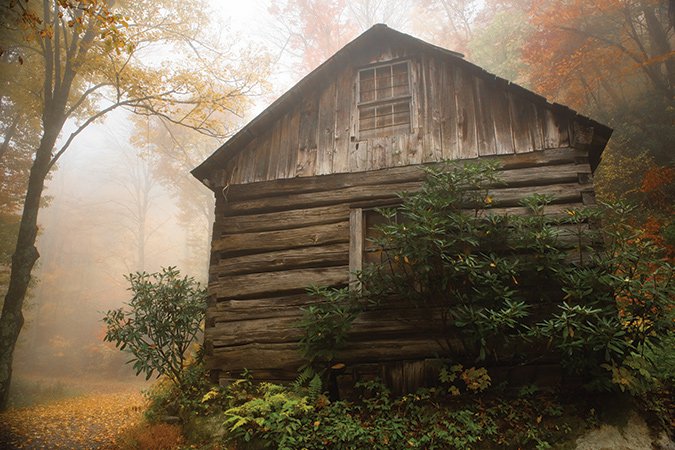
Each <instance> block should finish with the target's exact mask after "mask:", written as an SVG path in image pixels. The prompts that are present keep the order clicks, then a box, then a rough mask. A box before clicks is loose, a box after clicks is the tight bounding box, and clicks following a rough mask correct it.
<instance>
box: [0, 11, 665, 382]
mask: <svg viewBox="0 0 675 450" xmlns="http://www.w3.org/2000/svg"><path fill="white" fill-rule="evenodd" d="M555 3H556V2H553V1H551V2H531V1H526V0H511V1H500V2H484V1H472V0H462V1H457V0H426V1H425V0H419V1H402V0H379V1H370V0H360V1H355V2H340V1H329V0H324V1H319V0H315V1H310V2H298V1H297V0H289V1H282V2H273V1H262V0H256V1H248V2H234V1H224V0H211V2H210V5H211V8H212V10H213V14H214V15H215V16H214V17H213V18H214V19H217V20H218V21H220V22H219V23H220V24H221V25H218V27H220V28H219V29H222V35H221V36H220V38H221V39H223V42H227V43H229V45H231V47H232V48H233V49H235V50H238V49H241V48H245V47H246V46H247V45H249V44H250V45H255V46H258V47H257V48H260V49H261V50H260V53H259V55H254V57H253V58H252V61H253V62H254V63H255V61H256V59H255V58H256V57H259V58H260V67H261V71H262V67H263V65H266V64H269V67H268V66H265V67H268V69H269V74H268V75H267V79H266V80H265V81H266V83H263V84H264V86H262V87H260V89H256V90H251V92H250V93H249V94H246V95H248V97H247V99H246V101H245V103H246V107H245V110H244V111H243V112H240V111H234V110H233V111H225V112H221V113H220V114H222V115H221V116H220V117H222V120H223V121H225V122H227V133H226V134H228V135H231V134H232V133H234V132H235V131H236V129H237V128H238V127H241V126H242V125H244V124H245V123H246V122H247V121H248V120H250V119H251V118H253V117H254V116H255V115H256V114H257V113H259V112H260V111H262V110H263V109H264V108H265V107H266V106H267V105H269V104H270V103H271V102H272V101H273V100H274V99H275V98H276V97H278V96H279V95H281V94H283V93H284V92H285V91H286V90H287V89H289V88H290V87H291V86H292V85H293V84H294V83H295V82H297V81H298V80H299V79H300V78H301V77H302V76H304V75H305V74H307V73H308V71H310V70H311V69H313V68H314V67H316V66H317V65H318V64H319V63H321V62H322V61H324V60H325V59H326V58H328V57H330V55H332V54H333V53H334V52H335V51H336V50H338V49H339V48H341V47H342V46H343V45H344V44H346V43H347V42H349V41H350V40H351V39H353V38H354V37H355V36H357V35H358V34H359V33H361V32H362V31H364V30H366V29H367V28H369V27H370V26H372V25H373V24H374V23H378V22H386V23H387V24H388V25H389V26H391V27H393V28H396V29H398V30H401V31H403V32H407V33H410V34H413V35H415V36H417V37H420V38H422V39H424V40H427V41H429V42H432V43H434V44H437V45H441V46H444V47H446V48H449V49H452V50H457V51H459V52H462V53H464V54H465V55H466V58H467V59H469V60H470V61H473V62H475V63H476V64H478V65H480V66H482V67H484V68H485V69H486V70H488V71H490V72H492V73H495V74H497V75H500V76H503V77H505V78H508V79H510V80H514V81H516V82H518V83H520V84H522V85H523V86H525V87H527V88H528V89H533V90H535V91H536V92H538V93H540V94H541V95H544V96H547V98H548V99H549V100H551V101H556V102H560V103H564V104H567V105H569V106H571V107H573V108H576V109H578V110H579V111H580V112H582V113H584V114H588V115H591V116H593V118H594V119H597V120H599V121H602V122H605V123H607V124H608V125H610V126H613V127H615V128H616V131H615V135H614V139H613V141H612V142H611V143H610V146H609V147H608V149H607V152H606V155H605V161H603V165H602V166H601V168H600V169H599V171H598V173H597V174H596V186H597V189H598V191H599V193H600V194H601V196H604V198H612V197H614V198H616V197H620V196H621V195H623V194H622V193H631V192H632V193H635V192H638V191H639V188H640V186H641V183H642V180H643V177H644V175H645V173H646V171H647V170H648V169H649V168H650V167H654V166H656V165H658V164H666V163H668V162H671V163H672V154H671V151H669V150H668V148H669V145H668V143H669V142H670V143H671V144H672V140H671V138H672V132H673V131H672V106H668V105H669V104H672V86H671V85H668V86H666V87H665V88H664V86H662V85H659V84H658V83H657V81H658V80H659V77H663V78H666V79H667V77H668V75H667V73H669V72H668V71H669V70H672V67H671V66H667V65H666V64H665V62H667V61H668V59H669V57H668V56H667V55H668V54H670V60H671V63H672V52H671V53H668V51H670V50H669V49H670V47H672V42H673V29H674V28H673V26H672V24H670V23H669V22H668V21H669V20H672V19H669V18H668V15H667V8H666V7H665V6H663V5H653V6H650V8H651V9H648V8H646V7H645V9H644V11H647V12H651V13H653V15H654V18H655V20H657V22H648V23H647V22H645V21H644V20H643V17H642V15H644V14H647V12H640V11H635V12H634V11H632V10H630V11H629V10H628V9H627V10H626V11H628V12H626V14H624V13H623V12H621V11H619V12H617V11H615V10H613V9H612V8H613V7H612V5H610V4H608V5H604V4H603V3H604V2H598V5H596V6H597V8H596V6H594V8H596V9H594V10H593V11H588V12H586V13H583V12H576V13H574V14H579V16H578V17H577V18H570V17H571V16H570V15H571V14H572V13H573V12H571V11H568V15H565V16H561V17H563V19H564V20H567V21H569V23H568V24H567V25H565V26H566V27H567V31H566V33H567V34H565V33H562V32H560V29H558V28H556V26H557V25H556V23H555V22H556V20H554V19H555V17H556V13H555V10H554V9H555V8H554V7H553V6H551V5H554V4H555ZM535 4H538V5H539V6H538V7H536V8H535V6H534V5H535ZM303 5H304V6H303ZM629 13H630V14H633V13H634V14H635V20H634V24H637V25H635V26H637V29H636V31H635V33H634V34H633V35H631V36H627V37H626V36H622V35H621V33H623V32H624V31H623V30H625V27H624V28H622V25H621V24H620V22H621V21H622V20H629V19H630V17H631V16H629V15H627V14H629ZM622 14H623V15H622ZM641 14H642V15H641ZM627 17H628V18H629V19H627ZM563 19H561V20H563ZM605 19H607V20H606V22H605ZM650 19H651V16H650ZM575 21H576V22H575ZM597 23H602V24H603V26H604V27H605V28H602V27H599V26H597V25H594V24H597ZM617 23H619V25H617V26H616V27H615V25H616V24H617ZM570 24H573V25H575V26H576V25H578V28H579V29H580V30H581V31H579V33H577V34H576V35H574V36H576V37H574V39H572V38H570V37H569V35H570V34H573V31H574V30H572V31H569V30H570V27H571V26H572V25H570ZM657 24H660V26H661V27H662V28H663V30H664V31H663V36H664V37H665V41H664V40H663V39H662V40H661V41H659V42H657V43H655V44H650V43H649V42H647V41H649V39H650V36H652V34H650V32H649V30H647V28H648V27H654V26H656V25H657ZM593 27H595V28H593ZM612 27H614V28H612ZM596 29H597V30H604V29H606V30H607V31H606V32H605V31H603V33H606V34H603V35H599V36H593V35H592V33H591V32H590V31H588V30H591V31H593V32H595V31H594V30H596ZM550 30H557V31H556V32H557V33H559V34H552V32H551V33H549V31H550ZM533 36H535V37H536V39H535V37H533ZM589 36H590V37H589ZM575 39H576V40H575ZM631 39H632V41H631ZM581 41H583V43H582V44H583V45H581V44H579V42H581ZM641 41H644V42H641ZM608 42H609V44H608ZM612 42H617V43H619V42H623V44H622V45H623V49H624V50H626V48H627V50H626V51H627V52H628V55H626V54H624V53H622V47H620V46H619V45H618V44H617V45H612V44H611V43H612ZM641 44H644V45H641ZM657 44H658V45H661V47H658V45H657ZM575 45H579V49H580V50H578V51H576V52H575V51H574V49H575V48H576V47H574V46H575ZM664 46H665V47H668V48H667V49H665V50H664V48H665V47H664ZM645 48H646V49H656V50H653V51H652V50H649V51H650V52H652V53H645V54H644V55H642V54H640V51H644V52H647V50H644V49H645ZM570 49H571V50H570ZM153 51H157V50H156V48H155V49H154V50H153ZM165 51H166V52H171V50H170V49H165ZM566 51H567V52H568V53H569V54H565V52H566ZM659 52H661V53H663V52H665V53H663V55H666V56H662V57H660V56H659V55H660V54H661V53H659ZM160 53H161V50H160ZM636 55H637V56H636ZM636 58H637V59H638V60H639V61H642V62H644V64H642V63H641V65H640V64H636V63H635V59H636ZM659 58H660V59H659ZM645 61H648V63H647V62H645ZM236 62H240V61H236ZM263 63H264V64H263ZM21 64H22V65H23V61H22V62H21ZM671 65H672V64H671ZM666 66H667V67H666ZM17 67H18V66H17ZM253 67H254V69H255V67H256V66H255V64H253ZM645 67H646V68H647V69H645ZM652 67H654V68H655V69H654V70H653V71H651V72H650V71H649V70H651V69H650V68H652ZM570 68H572V69H570ZM254 72H255V70H254ZM670 76H671V77H672V73H670ZM225 78H226V77H223V80H222V81H224V82H228V80H226V79H225ZM3 86H5V85H3ZM664 89H666V90H669V92H670V93H671V100H670V102H671V103H668V100H664V99H663V98H664V97H663V95H662V93H663V90H664ZM3 95H4V94H3ZM242 102H244V101H243V100H242ZM669 108H670V109H669ZM3 114H4V110H3ZM11 117H14V116H11ZM11 117H10V116H9V115H7V116H3V117H0V119H1V120H0V123H2V124H3V127H2V131H3V133H6V132H7V129H9V125H8V124H9V123H10V121H11V120H10V118H11ZM16 117H18V116H16ZM647 118H649V122H650V123H649V126H646V125H645V123H644V121H645V120H647ZM36 120H37V119H36ZM174 125H175V124H168V125H167V123H166V121H165V122H162V121H161V120H159V119H157V117H152V114H151V115H150V117H148V116H137V115H133V114H131V113H130V112H128V111H124V110H118V111H116V112H114V113H111V114H108V115H107V116H106V117H105V118H104V119H99V120H97V121H96V122H94V123H93V124H92V125H90V126H89V127H87V129H86V130H85V131H84V132H83V133H81V134H80V135H79V136H78V137H77V139H76V140H75V141H74V143H73V145H72V146H71V148H69V150H68V152H66V153H65V154H64V156H63V157H62V158H61V159H60V160H59V162H58V164H57V165H56V167H55V168H54V169H53V170H52V173H51V176H50V178H49V179H48V180H47V183H46V186H47V187H46V191H45V198H44V199H43V200H44V201H43V207H42V208H41V210H40V212H39V220H38V222H39V230H40V231H39V236H38V241H37V248H38V250H39V252H40V258H39V261H38V265H37V266H36V268H35V270H34V271H33V278H34V282H33V284H32V286H31V287H30V289H29V294H28V297H27V300H26V304H25V307H24V311H25V312H24V314H25V317H26V323H25V325H24V328H23V330H22V332H21V334H20V338H19V344H18V347H17V349H16V352H15V359H14V361H15V363H14V369H15V373H16V379H17V380H18V383H19V384H20V383H21V380H25V379H31V378H37V379H46V380H50V379H51V380H54V379H60V378H63V379H78V380H82V379H92V380H102V379H113V380H122V381H128V380H133V379H134V377H133V374H132V372H131V370H130V368H129V366H128V365H125V361H126V360H127V359H128V358H127V356H126V355H125V354H123V353H122V352H120V351H118V350H117V349H115V347H114V346H113V345H112V344H110V343H105V342H103V339H102V337H103V335H104V327H103V324H102V322H101V317H102V315H103V312H105V311H106V310H109V309H112V308H118V307H121V306H123V305H124V303H125V302H126V301H128V299H129V295H130V293H129V291H128V290H127V287H128V285H127V282H126V281H125V279H124V276H125V275H126V274H128V273H130V272H134V271H146V272H155V271H158V270H160V268H162V267H166V266H177V267H178V268H179V269H180V270H181V272H182V273H183V274H186V275H190V276H193V277H194V278H196V279H197V280H199V281H201V282H203V283H204V282H206V280H207V271H208V259H209V258H208V251H209V242H210V241H209V240H210V227H211V223H212V221H213V216H212V215H213V197H212V194H211V193H210V191H209V190H208V189H207V188H206V187H204V186H202V185H201V184H200V183H199V182H198V181H197V180H195V179H193V178H192V176H191V175H190V174H189V170H190V169H192V168H193V167H195V166H196V165H197V164H199V163H200V162H201V161H202V160H203V159H204V158H206V157H207V156H208V155H209V154H210V153H212V152H213V151H215V149H216V148H218V147H219V146H220V145H221V144H222V143H223V142H224V139H225V137H224V136H218V137H215V138H214V137H209V136H205V135H203V134H199V133H196V132H194V131H192V130H189V129H188V130H182V129H180V127H178V126H174ZM75 127H76V124H75V123H74V122H73V121H69V122H67V123H66V127H65V128H64V130H63V132H62V133H61V135H60V143H61V144H62V143H63V142H64V140H65V139H66V138H67V136H68V135H69V134H70V132H72V131H73V130H74V129H75ZM33 142H34V141H33ZM57 147H58V145H57ZM630 161H639V162H640V164H627V162H630ZM11 170H13V169H7V168H6V169H5V176H6V177H8V176H9V175H7V174H9V173H10V171H11ZM16 171H17V173H19V172H21V173H23V174H24V177H25V174H26V173H27V172H26V170H25V168H23V167H22V168H21V169H16ZM15 213H16V215H17V217H18V214H19V213H20V211H19V210H17V211H15ZM3 236H4V235H3ZM3 290H4V287H3Z"/></svg>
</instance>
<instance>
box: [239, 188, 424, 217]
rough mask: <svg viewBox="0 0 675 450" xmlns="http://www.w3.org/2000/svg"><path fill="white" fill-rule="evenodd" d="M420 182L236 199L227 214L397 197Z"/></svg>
mask: <svg viewBox="0 0 675 450" xmlns="http://www.w3.org/2000/svg"><path fill="white" fill-rule="evenodd" d="M419 185H420V182H413V183H400V184H393V185H387V184H380V185H369V186H352V187H346V188H341V189H333V190H330V191H324V192H321V193H320V194H318V193H316V192H310V193H301V194H290V195H286V196H283V197H268V198H256V199H251V200H243V201H241V202H232V203H229V204H228V205H227V212H226V214H243V213H246V212H268V211H273V210H278V211H281V210H285V209H293V208H302V207H306V208H313V207H318V206H327V205H333V204H336V203H346V202H357V201H363V200H375V199H382V198H391V197H395V195H396V192H400V191H407V190H413V189H417V188H419Z"/></svg>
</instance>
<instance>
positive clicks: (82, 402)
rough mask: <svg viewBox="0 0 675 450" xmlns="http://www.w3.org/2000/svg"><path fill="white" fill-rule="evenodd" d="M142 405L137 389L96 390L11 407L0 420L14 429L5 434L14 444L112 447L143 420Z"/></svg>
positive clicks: (24, 445) (44, 446) (15, 445)
mask: <svg viewBox="0 0 675 450" xmlns="http://www.w3.org/2000/svg"><path fill="white" fill-rule="evenodd" d="M143 406H144V400H143V397H142V395H141V393H140V392H138V391H126V392H115V393H107V394H93V395H88V396H82V397H76V398H71V399H68V400H63V401H59V402H55V403H50V404H46V405H38V406H33V407H29V408H19V409H10V410H9V411H6V412H4V413H2V414H0V423H3V424H6V425H7V427H8V428H9V429H10V430H11V437H7V436H4V437H3V438H4V439H10V440H11V442H7V444H11V445H12V446H13V447H15V448H54V449H57V448H110V447H114V446H115V442H116V441H117V439H118V437H119V436H120V435H121V434H122V433H124V432H125V431H126V430H127V429H128V428H130V427H132V426H135V425H137V424H138V423H140V422H141V419H142V414H141V411H142V410H143ZM2 443H5V442H2Z"/></svg>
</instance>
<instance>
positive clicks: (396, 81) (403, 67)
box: [392, 63, 410, 97]
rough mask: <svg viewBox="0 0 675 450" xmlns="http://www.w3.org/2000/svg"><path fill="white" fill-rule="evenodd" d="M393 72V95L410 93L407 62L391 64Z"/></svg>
mask: <svg viewBox="0 0 675 450" xmlns="http://www.w3.org/2000/svg"><path fill="white" fill-rule="evenodd" d="M392 73H393V81H392V87H393V96H394V97H398V96H401V95H408V94H410V86H409V84H408V63H399V64H394V65H393V66H392Z"/></svg>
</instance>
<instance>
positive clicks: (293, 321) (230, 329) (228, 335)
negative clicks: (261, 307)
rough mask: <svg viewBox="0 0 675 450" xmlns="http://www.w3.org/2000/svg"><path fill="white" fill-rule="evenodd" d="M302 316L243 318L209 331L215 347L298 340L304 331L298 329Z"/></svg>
mask: <svg viewBox="0 0 675 450" xmlns="http://www.w3.org/2000/svg"><path fill="white" fill-rule="evenodd" d="M299 321H300V317H292V316H291V317H274V318H266V319H254V320H242V321H238V322H228V323H227V324H222V325H221V326H216V327H215V329H214V330H212V331H211V332H210V333H209V339H210V340H211V342H212V343H213V345H214V346H215V347H221V346H232V345H237V346H239V345H246V344H251V343H282V342H290V343H292V342H297V341H298V340H299V339H300V337H301V335H302V333H301V331H300V330H299V329H298V323H299Z"/></svg>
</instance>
